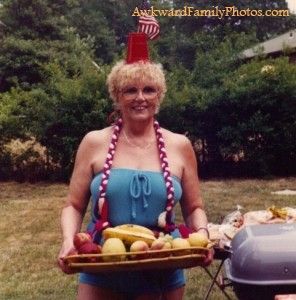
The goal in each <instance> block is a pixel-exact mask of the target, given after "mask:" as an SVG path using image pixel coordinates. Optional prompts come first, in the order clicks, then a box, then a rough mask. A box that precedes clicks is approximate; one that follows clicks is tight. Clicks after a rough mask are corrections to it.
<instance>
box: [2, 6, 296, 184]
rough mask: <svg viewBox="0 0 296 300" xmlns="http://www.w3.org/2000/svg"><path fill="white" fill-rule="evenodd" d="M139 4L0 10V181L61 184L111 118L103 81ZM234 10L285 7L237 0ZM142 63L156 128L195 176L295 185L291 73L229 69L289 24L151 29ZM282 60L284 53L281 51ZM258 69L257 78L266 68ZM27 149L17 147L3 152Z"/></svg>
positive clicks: (259, 62)
mask: <svg viewBox="0 0 296 300" xmlns="http://www.w3.org/2000/svg"><path fill="white" fill-rule="evenodd" d="M139 2H141V1H136V0H132V1H113V0H106V1H94V0H89V1H82V0H53V1H49V0H35V1H33V0H3V1H2V6H1V7H0V20H1V21H2V22H3V23H4V24H5V26H3V25H2V26H1V29H0V30H1V31H0V40H1V45H0V179H1V180H4V179H12V178H13V179H17V180H19V181H24V180H30V181H36V180H44V179H51V180H68V178H69V176H70V173H71V169H72V166H73V160H74V157H75V151H76V149H77V146H78V144H79V142H80V140H81V138H82V137H83V135H84V134H85V133H86V132H88V131H89V130H93V129H99V128H102V127H104V126H106V125H107V116H108V114H109V113H110V112H111V111H112V103H111V101H110V100H109V97H108V94H107V91H106V86H105V80H106V75H107V74H108V72H109V70H110V68H111V66H112V65H113V64H114V63H115V61H117V60H118V59H121V58H123V57H124V52H125V43H126V36H127V34H128V32H130V31H132V30H135V29H136V22H137V19H136V18H135V17H132V16H131V14H132V11H133V9H134V8H135V6H136V5H139ZM151 2H152V4H153V5H154V6H155V7H158V8H172V7H175V8H183V7H184V6H185V5H191V6H194V7H198V8H211V7H213V6H216V5H219V7H220V8H222V7H223V6H229V5H234V3H233V1H230V0H219V1H217V0H210V1H207V2H206V3H205V1H201V0H195V1H183V0H182V1H181V0H174V1H165V0H162V1H151ZM235 6H237V7H238V8H241V9H244V8H247V7H250V8H252V9H256V8H261V9H262V8H263V9H267V8H270V9H274V8H280V9H284V8H287V5H286V2H285V1H284V0H276V1H274V0H273V1H267V0H252V1H251V0H236V1H235ZM158 21H159V22H160V24H161V37H160V38H159V39H158V40H157V41H153V42H151V43H150V48H151V55H152V57H153V59H154V60H157V61H159V62H161V63H162V64H163V66H164V68H165V71H166V75H167V83H168V93H167V97H166V101H165V102H164V104H163V107H162V109H161V111H160V113H159V116H158V119H159V120H160V122H161V124H162V126H164V127H167V128H169V129H171V130H174V131H176V132H180V133H184V134H187V135H188V136H189V137H190V139H191V140H192V143H193V145H194V147H195V149H196V155H197V158H198V160H199V173H200V175H201V177H203V178H209V177H217V176H224V177H225V176H231V177H241V176H244V177H246V176H261V177H262V176H271V175H293V174H294V175H295V173H296V144H295V142H294V141H295V138H296V121H295V120H296V94H295V93H296V92H295V91H296V78H295V77H296V66H295V64H291V63H290V62H289V60H288V56H289V54H290V52H289V51H287V52H286V53H283V56H282V57H279V58H274V59H271V58H268V57H264V56H262V55H259V56H258V58H256V59H254V60H251V61H244V60H242V59H241V58H240V53H241V51H242V50H244V49H246V48H248V47H250V46H253V45H255V44H256V43H258V42H261V41H264V40H266V39H269V38H272V37H274V36H276V35H279V34H281V33H284V32H286V31H287V30H289V29H295V24H296V20H295V16H292V15H291V16H290V17H273V18H272V17H261V18H260V17H229V18H223V19H221V20H219V19H218V18H206V17H201V18H196V17H183V18H178V17H172V18H169V17H159V18H158ZM290 50H291V49H290ZM266 66H268V67H266ZM16 141H18V143H22V142H26V143H27V144H26V145H27V147H23V150H22V151H19V148H18V149H16V148H15V147H13V145H15V143H16Z"/></svg>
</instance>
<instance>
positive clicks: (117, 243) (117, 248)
mask: <svg viewBox="0 0 296 300" xmlns="http://www.w3.org/2000/svg"><path fill="white" fill-rule="evenodd" d="M125 252H126V249H125V246H124V244H123V242H122V240H120V239H118V238H109V239H107V240H105V242H104V244H103V246H102V254H116V253H118V254H119V255H110V256H103V257H102V259H103V260H104V261H106V262H109V261H122V260H125V258H126V256H125V255H124V254H122V253H125Z"/></svg>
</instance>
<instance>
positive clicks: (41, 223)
mask: <svg viewBox="0 0 296 300" xmlns="http://www.w3.org/2000/svg"><path fill="white" fill-rule="evenodd" d="M293 188H294V189H295V188H296V178H286V179H283V178H280V179H272V180H223V181H222V180H219V181H202V182H201V189H202V194H203V198H204V201H205V205H206V210H207V214H208V217H209V221H211V222H214V223H220V222H221V220H222V218H223V217H224V216H225V215H227V214H228V213H230V212H232V211H233V210H235V209H236V206H237V205H238V204H239V205H241V206H242V207H243V208H244V210H245V211H248V210H257V209H265V208H267V207H269V206H270V205H273V204H274V205H276V206H293V207H295V206H296V196H286V195H282V196H279V195H274V194H271V192H272V191H277V190H282V189H293ZM66 193H67V186H66V185H64V184H49V183H39V184H34V185H33V184H27V183H23V184H19V183H14V182H8V183H0V262H1V263H0V299H5V300H10V299H21V300H22V299H34V300H35V299H38V300H42V299H57V300H60V299H63V300H67V299H75V291H76V286H77V275H71V276H69V275H64V274H63V273H62V272H61V271H59V269H58V268H57V266H56V256H57V253H58V251H59V247H60V243H61V233H60V227H59V216H60V212H61V208H62V206H63V203H64V199H65V195H66ZM177 213H178V218H177V219H178V220H180V216H179V210H178V211H177ZM215 265H216V264H214V265H213V266H211V269H213V268H215ZM186 272H187V278H188V284H187V289H186V297H185V299H186V300H198V299H203V295H204V294H205V292H206V290H207V287H208V286H209V284H210V279H209V277H208V275H207V274H206V273H205V271H204V270H202V269H201V268H194V269H190V270H187V271H186ZM230 292H231V290H230ZM232 297H233V299H235V297H234V296H233V295H232ZM210 299H224V298H223V295H222V293H221V292H220V291H219V290H218V289H217V288H214V291H213V293H211V296H210Z"/></svg>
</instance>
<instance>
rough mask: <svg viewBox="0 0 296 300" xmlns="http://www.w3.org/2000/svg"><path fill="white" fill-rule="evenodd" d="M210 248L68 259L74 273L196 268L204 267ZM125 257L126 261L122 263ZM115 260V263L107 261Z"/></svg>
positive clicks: (83, 255) (93, 255)
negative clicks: (202, 264) (202, 265)
mask: <svg viewBox="0 0 296 300" xmlns="http://www.w3.org/2000/svg"><path fill="white" fill-rule="evenodd" d="M208 250H209V249H207V248H198V247H191V248H180V249H169V250H149V251H141V252H127V253H116V254H108V255H107V254H80V255H71V256H67V257H65V259H64V260H65V262H66V263H67V264H68V266H69V267H70V269H71V270H72V271H74V272H87V273H100V272H120V271H140V270H162V269H178V268H182V269H183V268H192V267H196V266H199V265H201V263H202V262H203V260H204V258H205V256H206V254H207V251H208ZM122 257H125V258H124V259H125V260H120V259H121V258H122ZM103 259H109V260H111V259H113V260H114V261H107V262H106V261H104V260H103Z"/></svg>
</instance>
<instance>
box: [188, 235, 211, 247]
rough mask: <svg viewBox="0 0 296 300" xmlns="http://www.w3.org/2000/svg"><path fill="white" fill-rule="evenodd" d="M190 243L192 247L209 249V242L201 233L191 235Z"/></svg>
mask: <svg viewBox="0 0 296 300" xmlns="http://www.w3.org/2000/svg"><path fill="white" fill-rule="evenodd" d="M188 241H189V244H190V246H191V247H203V248H204V247H207V245H208V243H209V240H208V238H207V237H206V236H204V235H203V234H201V233H199V232H194V233H190V234H189V237H188Z"/></svg>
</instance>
